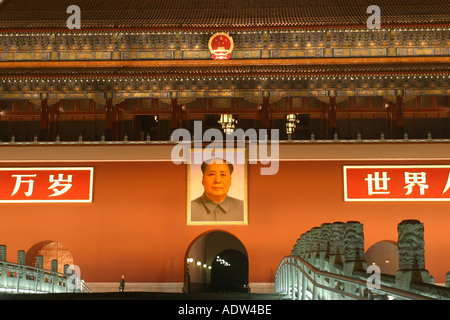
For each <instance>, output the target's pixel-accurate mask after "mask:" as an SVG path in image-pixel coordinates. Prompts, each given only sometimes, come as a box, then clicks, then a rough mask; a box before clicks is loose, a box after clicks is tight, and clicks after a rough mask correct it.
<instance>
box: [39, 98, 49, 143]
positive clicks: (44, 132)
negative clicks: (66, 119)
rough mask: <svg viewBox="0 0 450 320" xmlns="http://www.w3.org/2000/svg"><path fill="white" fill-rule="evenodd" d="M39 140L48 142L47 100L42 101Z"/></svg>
mask: <svg viewBox="0 0 450 320" xmlns="http://www.w3.org/2000/svg"><path fill="white" fill-rule="evenodd" d="M39 135H40V137H39V140H40V141H47V140H48V104H47V98H46V97H45V98H43V99H41V117H40V130H39Z"/></svg>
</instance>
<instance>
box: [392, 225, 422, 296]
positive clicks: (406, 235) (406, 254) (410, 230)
mask: <svg viewBox="0 0 450 320" xmlns="http://www.w3.org/2000/svg"><path fill="white" fill-rule="evenodd" d="M397 229H398V266H399V270H397V273H396V274H395V284H396V285H397V286H398V287H399V288H401V289H404V290H408V289H409V287H410V285H411V283H413V282H425V283H430V275H429V273H428V271H427V270H426V269H425V241H424V236H423V233H424V227H423V224H422V223H421V222H420V221H418V220H403V221H402V222H400V223H399V224H398V227H397Z"/></svg>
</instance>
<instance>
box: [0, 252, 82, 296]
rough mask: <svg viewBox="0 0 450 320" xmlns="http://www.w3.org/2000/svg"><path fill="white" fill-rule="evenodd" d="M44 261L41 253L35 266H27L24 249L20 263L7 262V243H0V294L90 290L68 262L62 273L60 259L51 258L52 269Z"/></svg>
mask: <svg viewBox="0 0 450 320" xmlns="http://www.w3.org/2000/svg"><path fill="white" fill-rule="evenodd" d="M43 262H44V260H43V256H41V255H39V256H37V257H36V267H31V266H27V265H26V259H25V251H23V250H19V251H18V252H17V263H12V262H7V261H6V246H5V245H0V294H1V293H14V294H19V293H25V294H36V293H70V292H83V293H88V292H91V291H90V289H89V288H88V287H87V286H86V285H85V283H84V281H82V280H81V279H80V277H78V276H77V275H76V273H74V272H73V270H72V268H71V267H70V266H69V265H64V273H59V272H58V260H52V262H51V270H45V269H43Z"/></svg>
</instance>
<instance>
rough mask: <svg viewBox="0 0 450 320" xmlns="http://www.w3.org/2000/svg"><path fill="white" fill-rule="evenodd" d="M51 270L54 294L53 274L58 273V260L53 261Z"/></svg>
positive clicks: (53, 291)
mask: <svg viewBox="0 0 450 320" xmlns="http://www.w3.org/2000/svg"><path fill="white" fill-rule="evenodd" d="M51 270H52V293H55V280H56V276H55V273H57V272H58V260H56V259H53V260H52V262H51Z"/></svg>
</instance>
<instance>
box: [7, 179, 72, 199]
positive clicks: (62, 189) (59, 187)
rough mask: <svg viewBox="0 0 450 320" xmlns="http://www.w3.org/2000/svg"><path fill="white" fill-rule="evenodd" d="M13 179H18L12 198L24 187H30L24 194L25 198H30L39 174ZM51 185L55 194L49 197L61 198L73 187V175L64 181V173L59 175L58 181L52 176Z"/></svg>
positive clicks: (50, 187)
mask: <svg viewBox="0 0 450 320" xmlns="http://www.w3.org/2000/svg"><path fill="white" fill-rule="evenodd" d="M12 177H13V178H15V179H16V182H15V185H14V190H13V192H12V194H11V197H12V196H14V195H15V194H16V193H17V192H18V191H19V190H20V189H21V186H22V185H28V188H27V191H25V192H24V194H25V196H27V197H30V196H32V195H33V191H34V183H35V180H34V179H33V178H36V177H37V174H14V175H12ZM49 184H51V185H50V186H49V188H48V189H49V190H52V191H53V194H50V195H49V197H57V196H60V195H62V194H64V193H66V192H67V191H69V189H70V188H71V187H72V175H71V174H68V175H67V179H64V174H62V173H60V174H58V178H56V179H55V175H50V177H49Z"/></svg>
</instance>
